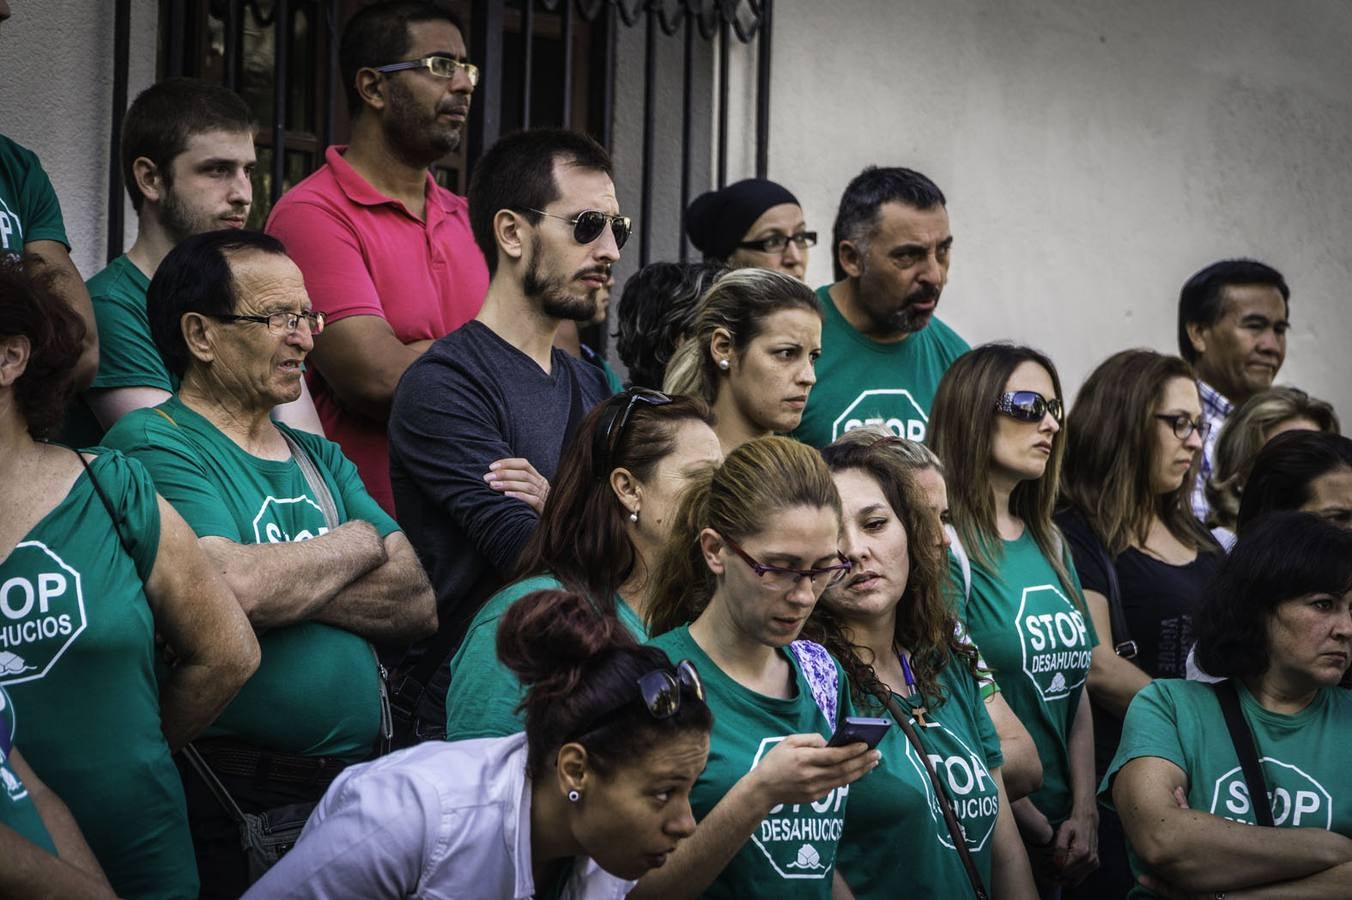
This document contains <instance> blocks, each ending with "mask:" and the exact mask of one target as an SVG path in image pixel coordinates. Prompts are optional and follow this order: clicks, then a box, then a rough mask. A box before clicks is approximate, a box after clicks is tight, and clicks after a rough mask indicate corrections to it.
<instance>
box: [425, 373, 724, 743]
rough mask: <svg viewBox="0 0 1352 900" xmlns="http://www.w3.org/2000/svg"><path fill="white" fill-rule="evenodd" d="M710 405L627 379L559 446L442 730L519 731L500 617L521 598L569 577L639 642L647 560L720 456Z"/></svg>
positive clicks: (465, 655)
mask: <svg viewBox="0 0 1352 900" xmlns="http://www.w3.org/2000/svg"><path fill="white" fill-rule="evenodd" d="M710 422H711V417H710V415H709V409H708V407H707V406H705V405H704V403H703V401H701V400H698V399H694V398H690V397H668V396H666V395H665V394H660V393H658V392H656V391H648V390H643V389H641V388H631V389H630V390H628V391H625V392H623V393H620V394H616V395H615V396H613V397H610V398H609V399H607V400H605V401H604V402H602V403H600V404H598V405H597V407H596V408H595V409H594V410H592V412H591V413H590V414H588V416H587V417H586V418H585V419H583V421H582V425H581V427H579V428H578V432H577V438H576V439H575V441H574V443H573V445H572V447H571V448H570V449H569V451H568V452H567V453H565V454H564V455H563V458H562V460H561V461H560V463H559V471H558V473H557V476H556V477H555V479H554V488H553V490H552V491H550V494H549V497H548V499H547V500H546V501H545V509H544V515H542V516H541V517H540V524H539V525H537V526H536V528H535V533H534V534H533V535H532V536H531V540H530V542H529V543H528V544H527V545H526V549H525V550H524V551H523V553H522V557H521V562H520V564H519V567H518V580H517V581H515V582H514V583H512V584H510V585H508V586H507V587H505V588H503V589H502V590H501V591H499V592H498V593H497V594H495V595H493V596H492V597H491V598H489V600H488V602H487V603H486V604H485V605H484V607H483V608H482V609H480V610H479V612H478V613H477V614H476V615H475V617H474V620H473V621H472V622H471V623H470V626H469V631H468V632H467V633H466V635H465V641H464V643H462V644H461V645H460V649H459V650H458V651H457V652H456V654H455V656H454V657H453V658H452V659H451V662H450V668H451V682H450V689H449V690H448V691H447V694H446V739H447V740H452V741H454V740H464V739H467V738H480V737H498V736H501V735H507V734H514V733H515V732H518V731H520V730H521V727H522V719H521V714H520V711H519V703H520V701H521V696H522V686H521V684H520V682H518V681H517V678H516V676H515V675H513V674H512V672H511V671H510V670H509V669H508V668H507V667H506V666H505V665H504V664H503V663H502V662H501V661H500V660H499V658H498V654H497V649H496V648H497V643H498V631H499V627H500V623H501V621H502V617H503V616H504V614H506V612H507V611H508V610H509V609H510V608H511V606H512V604H514V603H516V602H517V601H518V600H519V599H520V598H521V597H523V596H525V595H527V594H529V593H531V592H532V591H538V590H543V589H548V588H558V587H564V588H566V589H567V590H570V591H573V592H575V593H578V594H581V595H583V596H584V597H588V598H590V599H591V601H592V603H593V604H594V605H595V606H596V609H597V610H598V611H600V612H601V613H602V614H603V615H605V616H607V617H610V618H615V619H617V620H618V621H619V622H620V623H621V624H622V625H624V626H625V629H626V630H627V631H628V632H629V633H630V634H631V635H632V636H633V638H634V640H636V641H643V640H646V638H647V630H646V629H645V628H644V625H643V613H644V606H643V602H644V586H645V585H646V584H647V580H648V572H649V566H651V565H652V563H653V560H654V559H655V558H656V556H657V553H658V550H659V549H660V548H661V546H662V545H663V544H664V543H665V541H666V539H667V536H668V528H669V523H670V521H671V516H672V514H673V512H674V511H675V506H676V500H677V497H678V496H679V494H680V492H681V490H682V488H683V487H684V486H685V483H686V481H687V479H688V478H690V476H691V475H692V474H693V473H695V472H696V471H698V470H699V469H700V468H701V467H704V466H708V465H711V464H713V463H716V462H718V460H719V459H720V458H721V457H722V454H721V453H720V451H719V449H718V439H717V438H716V437H715V436H714V433H713V429H712V428H710Z"/></svg>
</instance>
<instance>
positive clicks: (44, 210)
mask: <svg viewBox="0 0 1352 900" xmlns="http://www.w3.org/2000/svg"><path fill="white" fill-rule="evenodd" d="M33 241H59V242H60V243H62V244H65V245H66V246H67V247H70V241H69V240H67V239H66V226H65V223H64V222H62V220H61V204H60V202H59V201H58V200H57V199H56V191H55V190H53V189H52V182H51V179H49V178H48V177H47V173H46V172H44V171H43V169H42V163H41V162H39V161H38V157H37V154H35V153H34V152H33V151H32V150H29V149H28V148H27V147H23V146H20V145H19V144H16V143H14V142H13V141H12V140H10V139H9V138H7V137H5V136H4V135H0V251H5V252H9V253H15V254H21V253H23V246H24V244H29V243H32V242H33Z"/></svg>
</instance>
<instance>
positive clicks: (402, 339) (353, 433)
mask: <svg viewBox="0 0 1352 900" xmlns="http://www.w3.org/2000/svg"><path fill="white" fill-rule="evenodd" d="M465 33H466V32H465V30H464V28H463V26H462V24H461V22H460V21H459V20H458V19H457V18H456V17H455V16H454V14H452V13H450V12H448V11H447V10H445V9H443V8H441V7H439V6H437V5H434V4H432V3H426V2H417V0H395V2H383V3H375V4H372V5H370V6H367V7H365V8H363V9H362V10H360V11H359V12H357V13H356V15H354V16H353V17H352V18H351V20H349V21H348V23H347V26H346V27H345V28H344V29H343V36H342V40H341V42H340V46H339V54H338V55H339V68H340V69H341V73H342V78H343V82H344V84H345V85H346V88H347V102H348V111H349V112H350V113H351V116H352V134H351V143H350V144H349V145H348V146H346V147H342V146H336V147H330V148H329V149H328V150H327V151H326V153H325V164H324V166H323V167H322V168H320V169H319V170H318V171H317V172H315V173H314V174H313V175H311V176H310V177H309V178H307V179H305V180H304V181H302V182H301V183H300V184H298V185H296V186H295V187H294V188H292V189H291V190H290V191H288V192H287V193H286V195H285V196H284V197H282V199H281V200H280V201H279V202H278V203H277V206H276V207H275V208H274V209H273V212H272V215H271V216H270V217H269V219H268V225H267V230H268V233H269V234H272V235H275V236H277V237H279V238H281V240H282V241H283V243H285V244H286V247H287V252H288V253H289V254H290V256H291V258H292V259H293V260H295V262H296V264H297V265H299V266H300V268H301V271H302V272H303V273H304V275H305V286H306V289H307V291H308V292H309V294H310V297H311V298H312V299H313V301H314V304H315V308H316V309H318V310H321V311H323V312H324V313H326V314H327V315H328V325H329V330H328V331H327V332H325V334H324V342H323V343H322V344H320V345H317V346H316V348H315V353H314V356H313V357H312V368H311V370H310V371H309V373H308V375H309V377H310V379H311V386H312V388H313V390H314V398H315V406H316V408H317V409H318V410H319V413H320V416H321V417H322V418H323V421H324V428H325V430H326V431H327V433H328V434H329V436H330V437H332V438H333V439H334V440H336V441H337V442H338V443H339V444H340V445H341V446H342V448H343V452H344V453H345V454H346V455H347V456H348V457H349V458H351V459H352V461H353V462H355V463H356V464H357V470H358V471H359V472H360V473H361V477H362V480H363V481H364V482H365V483H366V485H367V488H368V489H369V490H370V491H371V496H373V497H375V498H376V500H377V501H378V502H379V503H380V505H381V506H382V507H383V508H384V509H385V510H386V511H387V512H389V513H393V512H394V499H393V495H392V494H391V491H390V476H389V456H388V444H387V438H386V421H387V419H388V417H389V410H390V401H391V399H392V398H393V396H394V387H395V385H396V384H397V383H398V382H399V378H400V376H402V375H403V374H404V370H405V369H407V368H408V366H409V364H410V363H412V362H413V360H415V359H417V358H418V356H419V355H420V354H421V353H422V352H423V351H424V350H426V349H427V348H428V347H429V346H430V345H431V343H432V342H433V341H434V340H436V339H437V338H440V337H442V336H443V335H446V334H449V333H450V332H452V331H454V330H455V329H456V328H458V327H459V326H461V325H462V324H464V323H465V322H467V321H468V320H470V319H471V318H473V317H474V314H475V313H477V312H478V311H479V306H480V304H481V303H482V302H483V298H484V293H485V292H486V291H487V290H488V271H487V269H486V268H485V266H484V261H483V255H482V254H481V253H480V252H479V249H478V248H477V247H476V246H475V244H474V239H473V236H472V235H471V233H470V226H469V213H468V209H467V206H466V203H465V200H464V198H463V197H458V196H456V195H455V194H453V193H451V192H450V191H448V190H447V189H445V188H444V187H441V186H440V185H438V184H437V183H436V181H435V180H434V179H433V177H432V176H431V175H430V174H428V167H429V166H431V165H432V164H434V163H436V162H437V161H438V160H440V159H442V158H443V157H445V156H446V155H447V154H448V153H453V152H455V151H456V150H457V149H458V148H459V146H460V142H461V141H462V140H463V138H464V133H465V125H466V122H467V119H468V117H469V107H470V100H471V98H472V96H473V92H474V87H475V85H476V84H478V81H479V69H478V67H477V66H475V65H474V64H473V63H472V62H470V61H469V59H468V51H467V50H466V47H465Z"/></svg>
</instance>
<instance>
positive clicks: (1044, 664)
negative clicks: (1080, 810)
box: [949, 529, 1098, 826]
mask: <svg viewBox="0 0 1352 900" xmlns="http://www.w3.org/2000/svg"><path fill="white" fill-rule="evenodd" d="M1002 544H1003V549H1004V556H1003V557H1002V558H1001V559H1000V561H999V567H1000V568H999V571H998V572H996V573H994V574H992V573H991V572H988V571H987V570H986V569H985V567H984V566H980V565H975V564H974V565H973V566H972V593H971V596H969V597H968V598H967V600H966V602H965V604H964V605H963V611H962V614H961V618H962V620H963V621H964V622H965V623H966V624H967V630H968V633H969V634H971V636H972V639H973V640H974V641H976V643H977V646H979V647H980V648H981V654H982V656H983V657H984V658H985V660H986V662H987V663H989V664H990V667H991V669H992V670H993V671H994V672H995V679H996V681H998V682H999V683H1000V690H1001V692H1002V693H1003V694H1004V695H1005V701H1006V702H1007V703H1008V704H1009V706H1010V709H1012V710H1013V711H1014V714H1015V715H1016V716H1018V717H1019V721H1020V722H1022V723H1023V726H1024V727H1025V728H1027V729H1028V733H1029V734H1031V735H1032V737H1033V743H1034V744H1036V745H1037V751H1038V756H1039V757H1040V758H1041V759H1042V787H1041V788H1040V789H1039V790H1038V791H1036V792H1034V793H1033V794H1032V800H1033V805H1035V806H1036V807H1037V808H1038V809H1040V810H1041V811H1042V813H1043V815H1045V816H1046V817H1047V819H1048V820H1049V821H1050V822H1051V823H1052V825H1054V826H1055V825H1059V824H1060V823H1061V822H1063V821H1065V819H1066V818H1067V817H1068V816H1069V815H1070V806H1071V800H1072V796H1071V790H1070V756H1069V740H1070V728H1071V724H1072V723H1073V722H1074V720H1075V712H1076V710H1077V709H1078V708H1079V703H1080V692H1081V691H1083V690H1084V683H1085V679H1086V677H1087V676H1088V673H1089V663H1090V658H1091V656H1092V651H1093V648H1094V646H1095V645H1096V644H1097V643H1098V635H1097V634H1096V633H1095V632H1094V623H1093V621H1092V620H1090V618H1089V615H1088V614H1087V613H1086V612H1085V606H1084V599H1083V597H1082V596H1077V597H1074V598H1070V597H1067V596H1066V595H1065V592H1064V591H1063V589H1062V587H1061V583H1060V581H1059V580H1058V579H1057V577H1056V570H1055V569H1053V568H1052V565H1051V563H1050V562H1049V561H1048V560H1047V558H1046V557H1045V556H1043V555H1042V551H1041V550H1039V549H1038V546H1037V542H1036V541H1034V540H1033V536H1032V534H1031V533H1030V532H1029V531H1028V530H1027V529H1025V530H1024V533H1023V535H1022V536H1021V537H1019V538H1018V540H1014V541H1003V542H1002ZM1066 565H1067V566H1070V563H1069V562H1067V563H1066ZM949 571H950V573H951V574H952V576H953V578H954V579H955V580H956V581H957V582H958V584H959V585H961V583H962V572H961V570H960V569H959V568H958V565H957V563H956V562H954V561H952V560H951V559H950V566H949ZM1070 572H1071V579H1072V580H1073V581H1074V582H1075V587H1076V590H1077V591H1078V589H1079V581H1078V580H1077V579H1075V570H1074V567H1071V569H1070Z"/></svg>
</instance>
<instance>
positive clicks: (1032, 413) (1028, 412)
mask: <svg viewBox="0 0 1352 900" xmlns="http://www.w3.org/2000/svg"><path fill="white" fill-rule="evenodd" d="M995 411H996V412H998V413H1001V414H1003V415H1006V416H1009V417H1010V418H1011V419H1017V420H1018V421H1020V422H1041V421H1042V417H1043V416H1045V415H1047V413H1051V414H1052V418H1053V419H1055V420H1056V424H1058V425H1060V424H1061V422H1062V416H1063V415H1064V414H1065V410H1064V409H1063V408H1062V407H1061V400H1060V399H1059V398H1057V397H1053V398H1051V399H1050V400H1048V399H1047V398H1046V397H1044V396H1042V395H1041V394H1039V393H1038V392H1037V391H1010V392H1008V393H1006V394H1001V395H1000V396H999V398H998V399H996V401H995Z"/></svg>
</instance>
